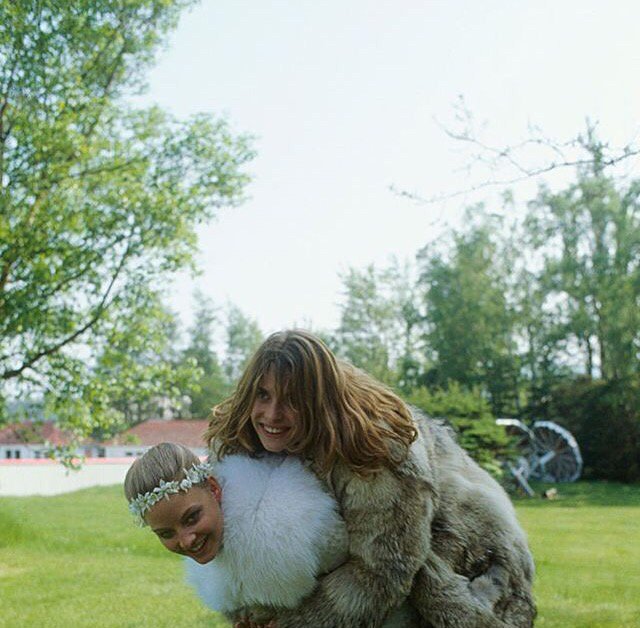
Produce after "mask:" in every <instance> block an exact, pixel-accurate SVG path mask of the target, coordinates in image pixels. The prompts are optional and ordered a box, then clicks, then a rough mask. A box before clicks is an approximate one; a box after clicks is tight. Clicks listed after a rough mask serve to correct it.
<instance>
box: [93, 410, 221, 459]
mask: <svg viewBox="0 0 640 628" xmlns="http://www.w3.org/2000/svg"><path fill="white" fill-rule="evenodd" d="M208 425H209V421H207V420H204V419H149V420H148V421H144V422H143V423H138V425H134V426H133V427H131V428H129V429H128V430H125V431H124V432H121V433H120V434H118V435H117V436H116V437H115V438H113V439H112V440H110V441H108V442H106V443H104V444H103V445H102V447H103V448H104V454H102V455H104V456H106V457H109V458H110V457H114V458H121V457H127V456H140V455H142V454H143V453H144V452H145V451H146V450H147V449H149V447H153V446H154V445H158V444H159V443H180V444H181V445H185V446H186V447H189V449H191V450H192V451H193V452H195V453H196V454H197V455H199V456H205V455H206V453H207V445H206V443H205V441H204V433H205V430H206V429H207V426H208Z"/></svg>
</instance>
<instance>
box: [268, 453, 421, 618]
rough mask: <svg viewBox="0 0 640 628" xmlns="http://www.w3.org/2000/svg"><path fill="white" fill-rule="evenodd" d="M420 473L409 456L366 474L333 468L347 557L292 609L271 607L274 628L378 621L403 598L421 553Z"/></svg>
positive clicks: (406, 593)
mask: <svg viewBox="0 0 640 628" xmlns="http://www.w3.org/2000/svg"><path fill="white" fill-rule="evenodd" d="M427 470H428V469H427ZM424 471H425V470H424V469H420V468H419V464H418V463H417V462H416V461H415V460H413V459H411V458H409V459H408V460H407V461H405V462H404V463H402V464H401V465H400V466H399V467H398V468H397V469H395V470H393V471H391V470H386V469H385V470H383V471H380V472H379V473H378V474H377V475H375V476H374V477H373V478H371V479H362V478H359V477H357V476H354V475H353V474H351V473H350V472H349V471H348V470H347V469H344V468H341V467H337V468H336V469H335V472H334V476H333V479H334V487H335V491H336V495H337V498H338V502H339V504H340V506H341V514H342V516H343V518H344V520H345V523H346V525H347V532H348V535H349V558H348V560H347V562H345V563H344V564H343V565H341V566H340V567H338V568H336V569H335V570H334V571H332V572H330V573H328V574H326V575H325V576H323V577H321V578H320V579H319V582H318V585H317V586H316V588H315V589H314V591H313V593H312V594H311V595H310V596H308V597H307V598H305V599H304V600H303V602H302V603H301V604H300V605H299V606H298V607H297V608H296V609H293V610H285V611H281V612H279V613H278V619H277V626H278V628H302V627H304V626H309V627H313V628H335V627H336V626H340V627H341V628H364V627H370V628H375V627H377V626H380V625H382V623H383V621H384V618H385V616H386V615H387V613H388V612H389V610H391V609H392V608H394V607H396V606H398V605H399V604H400V603H401V602H402V601H403V600H404V599H405V598H406V597H407V596H408V594H409V591H410V589H411V585H412V582H413V579H414V576H415V575H416V573H417V571H418V569H419V568H420V566H421V565H422V564H424V561H425V558H426V556H427V554H428V549H429V535H430V532H429V522H430V520H431V502H432V499H431V496H432V491H431V484H430V483H429V482H428V481H426V480H425V472H424Z"/></svg>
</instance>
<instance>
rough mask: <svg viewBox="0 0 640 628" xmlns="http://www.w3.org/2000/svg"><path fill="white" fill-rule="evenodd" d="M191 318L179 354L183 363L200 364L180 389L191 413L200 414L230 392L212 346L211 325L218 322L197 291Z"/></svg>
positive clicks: (213, 312) (209, 303)
mask: <svg viewBox="0 0 640 628" xmlns="http://www.w3.org/2000/svg"><path fill="white" fill-rule="evenodd" d="M194 298H195V303H196V307H195V312H194V320H193V325H192V326H191V329H190V330H189V335H190V342H189V346H188V347H187V348H186V349H185V351H184V352H183V354H182V358H183V363H184V362H185V361H186V363H187V365H188V363H189V361H190V360H192V361H193V362H194V363H195V364H197V365H198V367H199V368H200V376H199V377H196V378H194V379H193V380H192V381H191V382H189V384H188V386H186V387H185V388H184V389H183V390H185V392H186V394H187V395H188V396H189V397H190V399H191V414H192V415H193V416H194V417H199V418H203V417H206V416H208V415H209V412H210V411H211V408H212V407H213V406H214V405H215V404H216V403H218V402H220V401H222V400H223V399H224V398H225V397H226V396H227V393H228V392H229V383H228V381H227V379H226V378H225V376H224V372H223V369H222V366H221V365H220V360H219V359H218V355H217V354H216V352H215V350H214V348H213V337H214V325H215V324H216V323H217V322H218V317H217V313H216V308H215V306H214V305H213V301H212V300H211V299H210V298H208V297H206V296H205V295H204V294H202V293H201V292H196V293H195V295H194Z"/></svg>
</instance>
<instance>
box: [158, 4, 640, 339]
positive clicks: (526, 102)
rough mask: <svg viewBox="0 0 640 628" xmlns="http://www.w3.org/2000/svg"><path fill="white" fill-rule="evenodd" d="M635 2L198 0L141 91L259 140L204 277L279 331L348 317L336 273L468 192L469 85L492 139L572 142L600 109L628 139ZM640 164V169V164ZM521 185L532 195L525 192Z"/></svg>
mask: <svg viewBox="0 0 640 628" xmlns="http://www.w3.org/2000/svg"><path fill="white" fill-rule="evenodd" d="M639 24H640V2H637V1H635V0H629V1H623V0H617V1H616V0H613V1H610V2H604V1H602V0H600V1H593V0H579V1H570V0H563V1H562V2H558V1H557V0H555V1H553V2H551V1H544V0H536V1H529V2H525V1H514V0H508V1H507V0H482V1H481V2H478V1H477V0H457V1H456V0H447V1H442V2H439V1H427V0H423V1H409V0H393V1H387V0H324V1H322V2H318V1H317V0H286V1H285V0H283V1H274V0H203V2H202V3H201V4H200V5H198V6H197V7H195V8H194V9H193V10H192V11H190V12H189V13H186V14H185V15H184V16H183V18H182V19H181V22H180V26H179V28H178V30H177V31H176V32H175V33H174V34H173V35H172V37H171V39H170V41H169V45H168V48H167V49H166V50H165V51H164V52H163V53H162V54H161V55H160V57H159V61H158V64H157V66H156V68H155V69H154V70H153V71H152V73H151V74H150V75H149V92H148V94H147V97H146V100H151V101H153V102H157V103H158V104H160V105H161V106H162V107H163V108H165V109H167V110H169V111H171V112H172V113H174V114H176V115H178V116H181V117H182V116H186V115H189V114H191V113H195V112H200V111H203V112H211V113H214V114H224V115H226V116H227V117H228V119H229V121H230V123H231V124H232V127H233V128H234V129H235V130H237V131H239V132H247V133H250V134H252V135H255V136H256V141H255V148H256V149H257V151H258V157H257V158H256V159H255V161H254V162H252V163H251V164H250V166H249V171H250V172H251V173H252V175H253V181H252V183H251V184H250V186H249V188H248V195H249V197H250V198H249V200H248V201H247V202H246V203H245V204H243V205H242V206H241V207H239V208H234V209H227V210H222V211H221V212H220V214H219V217H218V219H217V220H216V221H215V222H214V223H212V224H211V225H210V226H208V227H207V228H205V229H203V230H202V231H201V232H200V247H201V255H200V257H199V260H200V266H201V268H202V269H203V275H202V276H201V277H199V278H197V279H196V280H195V281H191V280H188V279H187V278H184V277H181V278H180V279H179V281H177V282H176V285H175V287H174V289H173V290H172V298H171V302H170V303H171V306H172V307H173V308H174V309H176V310H177V311H178V312H179V313H180V314H181V316H182V318H183V320H184V322H185V324H188V323H189V320H190V311H191V306H192V302H191V292H192V290H193V288H194V287H195V286H198V287H199V288H200V289H201V290H202V291H203V292H205V293H206V294H208V295H209V296H210V297H212V298H213V299H214V300H215V301H216V302H217V303H219V304H221V305H224V304H225V303H226V302H233V303H235V304H236V305H238V306H239V307H240V308H241V309H242V310H243V311H244V312H245V313H246V314H248V315H249V316H251V317H253V318H255V319H256V320H257V321H258V322H259V324H260V326H261V327H262V329H263V331H265V332H269V331H273V330H276V329H280V328H284V327H288V326H291V325H293V324H306V323H308V322H312V323H313V325H314V327H315V328H332V327H334V326H335V325H336V323H337V321H338V315H339V310H338V303H339V302H340V289H341V282H340V279H339V274H340V273H341V272H344V271H346V270H347V269H348V268H349V267H350V266H355V267H364V266H366V265H367V264H369V263H372V262H373V263H376V264H386V263H387V261H388V260H389V258H390V256H392V255H395V256H397V257H398V258H400V259H405V258H413V256H414V255H415V253H416V251H417V250H418V249H419V248H420V247H422V246H423V245H424V244H426V243H427V242H428V241H429V240H431V239H433V238H434V237H435V236H436V235H437V234H438V233H439V231H440V230H441V229H442V228H443V225H444V224H446V223H449V224H454V225H455V224H457V221H458V220H459V217H460V215H461V212H462V209H463V207H464V203H465V202H472V201H475V200H481V197H477V196H476V197H468V198H466V199H465V198H462V199H460V198H459V199H456V200H455V201H448V202H447V203H445V204H432V205H428V206H425V205H419V204H416V203H413V202H411V201H408V200H407V199H404V198H401V197H399V196H398V195H396V194H394V193H393V192H391V191H390V189H389V187H390V186H391V185H395V186H397V187H399V188H405V189H409V190H412V191H417V192H419V193H421V194H423V195H424V196H430V195H435V194H439V193H446V192H450V191H453V190H456V189H462V188H464V187H465V186H466V184H467V183H468V180H467V178H466V175H465V173H464V172H463V171H461V170H460V166H461V165H462V164H463V163H464V161H465V159H466V157H465V154H464V153H463V152H461V146H459V145H458V144H457V143H456V142H454V141H452V140H451V139H449V138H447V137H446V135H445V133H444V132H443V131H442V129H441V128H440V126H439V125H438V124H437V122H436V120H440V121H442V122H445V123H447V124H448V123H449V122H450V121H451V120H452V119H453V110H452V105H453V103H454V102H455V101H456V99H457V97H458V96H459V95H460V94H462V95H464V97H465V101H466V102H467V104H468V106H469V107H470V108H471V109H472V110H473V112H474V113H475V115H476V116H477V117H478V118H480V119H483V120H487V121H488V123H489V127H488V129H489V131H488V133H490V138H491V140H492V141H495V142H496V143H513V142H515V141H517V140H518V139H520V138H522V136H523V135H524V134H525V133H526V129H527V125H528V124H529V123H535V124H538V125H540V126H541V127H542V128H543V129H544V130H545V132H546V133H547V134H549V135H553V136H557V137H561V138H569V137H571V136H574V135H575V134H576V133H577V132H579V131H581V130H583V128H584V121H585V118H586V117H587V116H589V117H590V118H592V119H595V120H599V121H600V129H601V135H602V136H603V137H605V138H607V139H610V140H611V141H613V142H615V143H623V142H626V141H628V140H630V139H632V138H635V137H638V131H639V128H640V115H639V114H640V80H639V79H638V77H639V76H640V40H639V38H638V25H639ZM634 165H635V164H634ZM527 193H528V192H527V191H526V190H525V191H523V192H521V194H525V195H526V194H527Z"/></svg>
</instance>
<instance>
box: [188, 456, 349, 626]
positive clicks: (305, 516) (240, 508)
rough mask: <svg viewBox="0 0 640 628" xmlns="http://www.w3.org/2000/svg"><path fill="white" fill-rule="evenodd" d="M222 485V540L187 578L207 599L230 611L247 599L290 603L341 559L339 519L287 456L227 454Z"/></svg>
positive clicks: (314, 482) (219, 472) (191, 564)
mask: <svg viewBox="0 0 640 628" xmlns="http://www.w3.org/2000/svg"><path fill="white" fill-rule="evenodd" d="M215 473H216V478H217V479H218V481H219V482H220V484H221V485H222V511H223V516H224V538H223V547H222V550H221V551H220V552H219V554H218V556H216V558H215V559H214V560H213V561H211V562H210V563H207V564H206V565H199V564H198V563H196V562H195V561H192V560H189V559H187V561H186V565H187V580H188V582H189V583H190V584H191V585H192V586H194V587H195V589H196V591H197V592H198V594H199V596H200V597H201V599H202V600H203V602H204V603H205V604H207V606H209V607H210V608H213V609H215V610H218V611H221V612H224V613H227V614H228V613H232V612H234V611H237V610H238V609H241V608H244V607H247V606H251V605H263V606H276V607H286V608H293V607H295V606H297V605H298V604H299V603H300V601H301V600H302V598H303V597H305V596H306V595H308V594H309V593H311V591H312V590H313V588H314V586H315V584H316V576H317V575H319V573H321V572H322V571H325V570H326V569H329V568H331V567H332V566H335V565H336V564H337V563H338V562H340V561H341V560H343V559H344V557H345V553H346V547H347V541H346V529H345V525H344V522H343V521H342V519H341V518H340V516H339V515H338V513H337V512H336V502H335V501H334V499H333V498H332V497H330V496H329V495H327V493H326V492H325V491H324V490H323V489H322V487H321V485H320V482H319V481H318V479H317V478H316V476H315V475H314V474H313V473H312V472H311V471H309V470H308V469H306V468H305V467H304V466H303V465H302V463H301V462H300V460H298V459H297V458H294V457H286V458H277V457H266V458H261V459H252V458H249V457H247V456H227V457H226V458H224V460H222V461H221V462H219V463H217V465H216V468H215Z"/></svg>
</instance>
